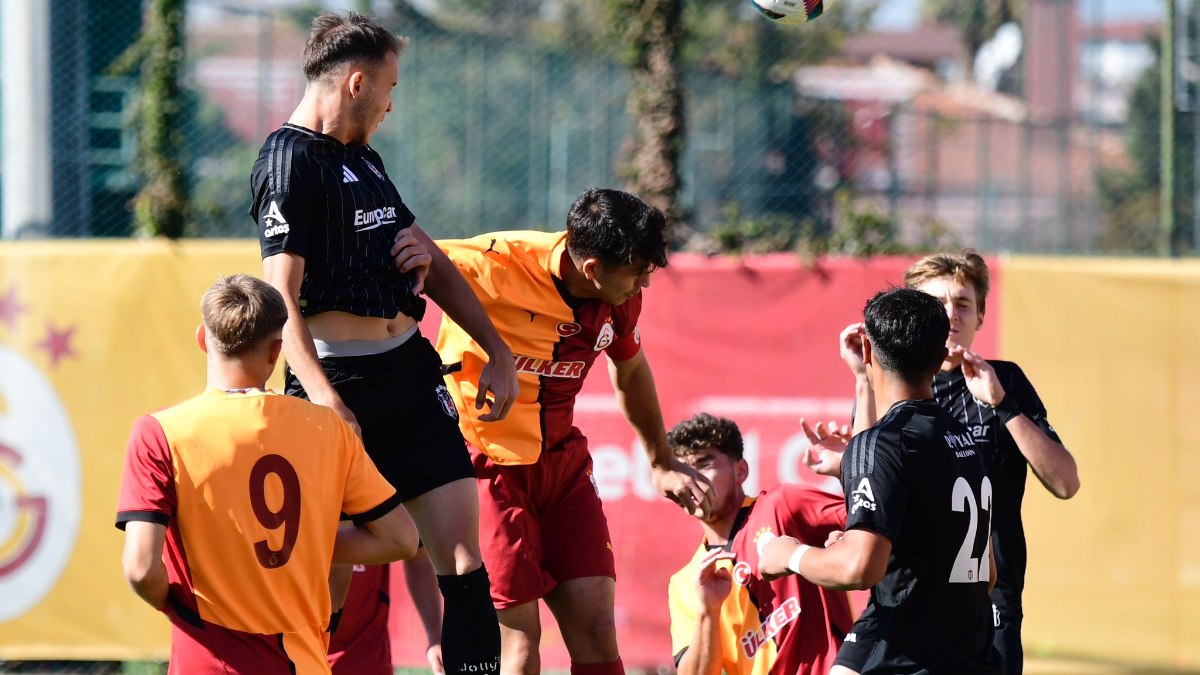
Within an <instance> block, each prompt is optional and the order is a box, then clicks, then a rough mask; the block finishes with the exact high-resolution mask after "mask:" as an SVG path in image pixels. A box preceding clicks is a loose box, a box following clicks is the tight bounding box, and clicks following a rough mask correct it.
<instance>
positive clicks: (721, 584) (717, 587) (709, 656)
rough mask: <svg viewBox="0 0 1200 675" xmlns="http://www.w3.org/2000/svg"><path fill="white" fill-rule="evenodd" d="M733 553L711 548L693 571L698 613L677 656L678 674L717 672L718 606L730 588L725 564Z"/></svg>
mask: <svg viewBox="0 0 1200 675" xmlns="http://www.w3.org/2000/svg"><path fill="white" fill-rule="evenodd" d="M733 560H734V556H733V554H732V553H730V552H729V551H726V550H725V549H723V548H715V549H713V550H711V551H709V552H708V554H707V555H705V556H704V558H703V559H701V561H700V566H699V570H698V571H697V573H696V582H695V583H696V593H697V595H698V596H699V598H700V614H699V616H697V617H696V630H695V633H694V634H693V636H692V642H691V644H689V645H688V647H687V649H686V651H684V652H683V656H682V657H681V658H680V659H679V664H678V666H677V670H678V672H679V675H720V672H721V605H722V604H723V603H724V602H725V598H726V596H728V595H729V591H730V589H732V588H733V577H732V576H731V574H730V570H729V566H728V564H726V565H721V564H720V562H721V561H730V562H733Z"/></svg>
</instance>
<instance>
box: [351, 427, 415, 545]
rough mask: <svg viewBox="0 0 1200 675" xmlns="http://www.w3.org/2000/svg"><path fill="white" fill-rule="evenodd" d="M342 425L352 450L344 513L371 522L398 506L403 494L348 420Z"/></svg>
mask: <svg viewBox="0 0 1200 675" xmlns="http://www.w3.org/2000/svg"><path fill="white" fill-rule="evenodd" d="M339 422H340V420H339ZM342 426H343V427H344V428H343V429H342V434H343V435H342V442H343V447H344V448H345V451H346V452H349V453H350V465H349V470H348V471H347V472H346V487H345V490H344V491H343V493H342V513H345V514H347V515H348V516H350V519H351V520H353V521H354V522H355V523H368V522H371V521H372V520H376V519H378V518H381V517H383V516H384V515H386V514H387V513H388V512H389V511H391V510H392V509H394V508H396V506H397V505H399V504H400V497H399V495H398V494H396V488H394V487H392V485H391V483H389V482H388V481H387V479H386V478H384V477H383V474H381V473H379V470H378V469H376V468H375V463H374V462H372V461H371V458H370V457H368V456H367V452H366V450H365V449H363V444H362V441H360V440H359V439H358V436H357V435H355V433H354V432H353V431H352V430H351V429H350V427H349V426H347V425H345V424H344V423H343V424H342Z"/></svg>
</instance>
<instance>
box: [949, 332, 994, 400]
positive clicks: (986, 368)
mask: <svg viewBox="0 0 1200 675" xmlns="http://www.w3.org/2000/svg"><path fill="white" fill-rule="evenodd" d="M950 356H951V357H956V356H957V357H961V358H962V372H963V378H964V379H965V380H966V381H967V390H968V391H970V392H971V396H974V397H975V398H976V399H978V400H980V401H983V402H984V403H986V404H988V405H990V406H993V407H994V406H998V405H1000V402H1001V401H1003V400H1004V393H1005V392H1004V385H1002V384H1000V378H998V377H996V369H995V368H992V364H990V363H988V362H987V359H985V358H983V357H982V356H979V355H978V354H976V353H975V352H972V351H970V350H969V349H964V348H963V347H961V346H959V347H954V348H953V349H951V350H950Z"/></svg>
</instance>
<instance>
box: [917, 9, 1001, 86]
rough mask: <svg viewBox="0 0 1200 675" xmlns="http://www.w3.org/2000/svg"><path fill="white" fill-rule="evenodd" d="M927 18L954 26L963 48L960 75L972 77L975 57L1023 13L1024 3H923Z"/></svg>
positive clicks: (923, 12) (923, 13) (923, 10)
mask: <svg viewBox="0 0 1200 675" xmlns="http://www.w3.org/2000/svg"><path fill="white" fill-rule="evenodd" d="M921 14H922V16H924V17H925V18H926V19H929V20H932V21H936V22H937V23H944V24H948V25H951V26H954V27H955V28H957V29H958V32H959V36H960V39H961V40H962V45H963V52H964V54H963V75H964V77H966V78H967V79H968V80H971V79H974V78H975V55H976V54H978V53H979V48H980V47H982V46H983V44H984V43H985V42H987V41H988V40H990V39H992V37H993V36H994V35H995V34H996V30H998V29H999V28H1000V26H1003V25H1004V24H1006V23H1008V22H1009V21H1015V20H1017V19H1019V18H1020V17H1021V16H1022V15H1023V14H1024V3H1023V0H922V4H921Z"/></svg>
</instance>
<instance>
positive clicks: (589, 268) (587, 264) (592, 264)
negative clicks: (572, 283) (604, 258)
mask: <svg viewBox="0 0 1200 675" xmlns="http://www.w3.org/2000/svg"><path fill="white" fill-rule="evenodd" d="M599 264H600V260H599V259H597V258H584V259H583V264H582V265H580V266H579V271H580V272H583V276H584V277H586V278H587V280H588V281H591V282H595V281H596V267H597V266H598V265H599Z"/></svg>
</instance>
